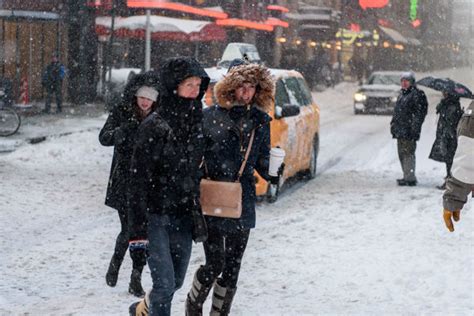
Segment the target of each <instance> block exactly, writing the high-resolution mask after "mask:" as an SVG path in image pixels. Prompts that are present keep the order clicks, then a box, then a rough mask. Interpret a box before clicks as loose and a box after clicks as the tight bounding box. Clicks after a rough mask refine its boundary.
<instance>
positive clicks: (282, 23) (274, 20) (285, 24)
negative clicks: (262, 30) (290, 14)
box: [265, 17, 290, 27]
mask: <svg viewBox="0 0 474 316" xmlns="http://www.w3.org/2000/svg"><path fill="white" fill-rule="evenodd" d="M265 24H268V25H272V26H281V27H289V26H290V24H289V23H288V22H285V21H283V20H280V19H277V18H271V17H270V18H268V19H267V20H266V21H265Z"/></svg>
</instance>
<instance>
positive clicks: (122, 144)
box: [99, 72, 159, 297]
mask: <svg viewBox="0 0 474 316" xmlns="http://www.w3.org/2000/svg"><path fill="white" fill-rule="evenodd" d="M158 82H159V81H158V76H157V75H156V74H153V73H151V72H149V73H146V74H140V75H137V76H136V77H134V78H133V79H132V80H131V81H130V82H129V83H128V84H127V86H126V88H125V91H124V97H123V101H122V102H121V103H120V104H118V105H117V106H116V107H114V108H113V110H112V112H111V113H110V115H109V117H108V118H107V121H106V122H105V125H104V127H103V128H102V130H101V131H100V134H99V141H100V143H101V144H102V145H103V146H114V154H113V158H112V167H111V171H110V178H109V184H108V187H107V196H106V199H105V204H106V205H107V206H110V207H112V208H114V209H116V210H117V211H118V215H119V218H120V224H121V230H120V233H119V234H118V236H117V239H116V242H115V250H114V254H113V256H112V259H111V260H110V264H109V268H108V270H107V274H106V276H105V280H106V282H107V285H109V286H112V287H114V286H115V285H116V284H117V278H118V273H119V270H120V266H121V264H122V261H123V258H124V256H125V253H126V251H127V248H128V240H129V234H128V213H129V209H128V206H127V200H126V196H127V189H128V186H129V183H130V171H129V170H130V163H131V158H132V150H133V145H134V142H135V135H136V132H137V129H138V125H139V123H140V122H141V121H142V120H143V119H145V117H146V116H148V114H149V113H151V112H152V111H153V110H154V109H155V108H156V105H157V103H156V99H157V96H158V89H159V84H158ZM130 257H131V258H132V261H133V270H132V275H131V278H130V284H129V290H128V291H129V292H130V293H131V294H133V295H135V296H139V297H141V296H143V295H144V294H145V293H144V291H143V288H142V286H141V274H142V271H143V267H144V266H145V264H146V259H145V253H144V251H143V250H138V249H137V250H135V251H130Z"/></svg>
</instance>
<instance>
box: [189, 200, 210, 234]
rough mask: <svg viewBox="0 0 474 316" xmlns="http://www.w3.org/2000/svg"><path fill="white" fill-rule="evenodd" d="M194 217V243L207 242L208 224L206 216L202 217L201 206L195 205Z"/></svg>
mask: <svg viewBox="0 0 474 316" xmlns="http://www.w3.org/2000/svg"><path fill="white" fill-rule="evenodd" d="M192 215H193V223H194V225H193V240H194V242H205V241H206V240H207V236H208V234H207V224H206V219H205V218H204V215H202V210H201V206H200V205H199V203H195V207H194V208H193V210H192Z"/></svg>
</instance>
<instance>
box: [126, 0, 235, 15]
mask: <svg viewBox="0 0 474 316" xmlns="http://www.w3.org/2000/svg"><path fill="white" fill-rule="evenodd" d="M127 6H128V7H129V8H142V9H166V10H174V11H180V12H185V13H190V14H196V15H201V16H208V17H211V18H216V19H226V18H227V17H228V15H227V13H224V12H219V11H215V10H209V9H201V8H196V7H193V6H190V5H185V4H182V3H175V2H166V1H160V0H127Z"/></svg>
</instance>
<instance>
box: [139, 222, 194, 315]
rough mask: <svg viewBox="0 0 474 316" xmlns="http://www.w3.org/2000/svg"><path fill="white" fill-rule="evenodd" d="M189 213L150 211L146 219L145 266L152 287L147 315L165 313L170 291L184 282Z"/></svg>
mask: <svg viewBox="0 0 474 316" xmlns="http://www.w3.org/2000/svg"><path fill="white" fill-rule="evenodd" d="M192 231H193V220H192V216H183V217H180V218H177V217H175V216H173V215H158V214H150V216H149V219H148V241H149V244H148V267H149V268H150V271H151V278H152V281H153V288H152V290H151V292H150V306H149V308H150V315H151V316H168V315H170V313H171V301H172V299H173V295H174V292H175V291H176V290H178V289H179V288H180V287H181V286H182V285H183V282H184V277H185V275H186V270H187V269H188V265H189V259H190V257H191V247H192Z"/></svg>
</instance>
